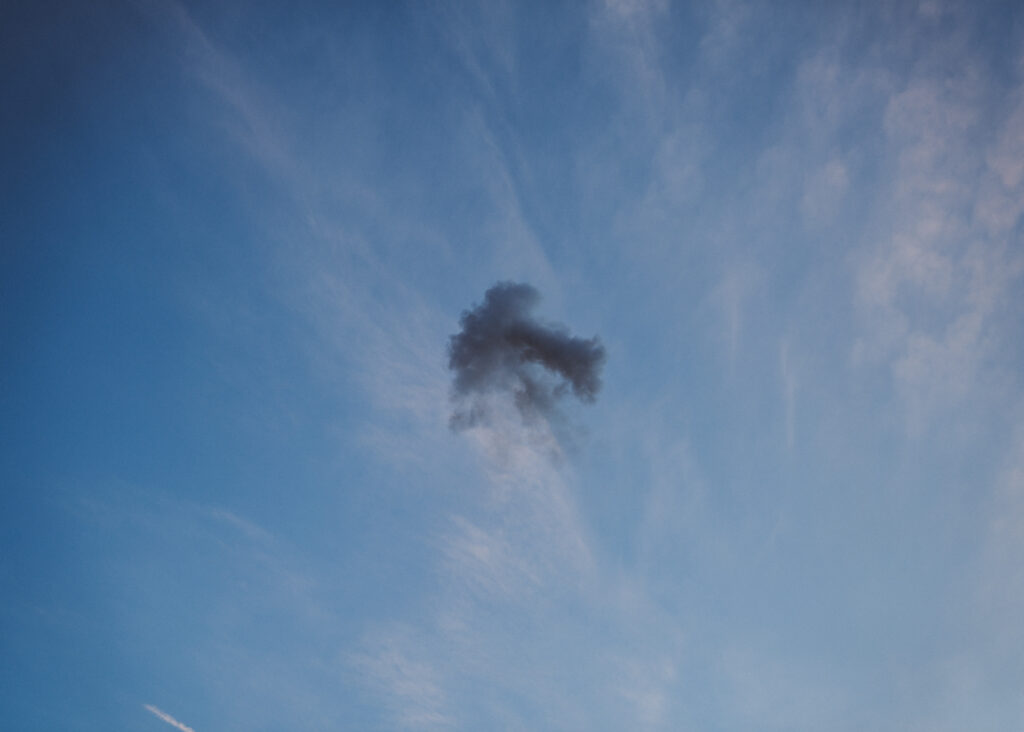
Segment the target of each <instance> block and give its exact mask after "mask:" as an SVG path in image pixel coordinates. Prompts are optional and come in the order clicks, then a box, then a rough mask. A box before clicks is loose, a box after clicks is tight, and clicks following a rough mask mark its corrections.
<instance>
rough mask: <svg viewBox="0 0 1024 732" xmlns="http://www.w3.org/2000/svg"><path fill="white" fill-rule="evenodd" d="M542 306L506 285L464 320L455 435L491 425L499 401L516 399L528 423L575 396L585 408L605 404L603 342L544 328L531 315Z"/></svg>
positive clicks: (520, 288) (457, 349) (457, 347)
mask: <svg viewBox="0 0 1024 732" xmlns="http://www.w3.org/2000/svg"><path fill="white" fill-rule="evenodd" d="M539 301H540V293H538V292H537V290H535V289H534V288H533V287H531V286H530V285H527V284H518V283H514V282H499V283H498V284H496V285H494V286H493V287H491V289H489V290H488V291H487V292H486V293H485V294H484V302H483V304H482V305H478V306H476V307H475V308H473V309H472V310H467V311H465V312H463V313H462V317H461V318H460V319H459V323H460V324H461V325H462V331H461V332H460V333H457V334H455V335H453V336H452V337H451V338H450V339H449V341H448V368H450V369H451V370H452V371H453V372H455V379H454V382H453V384H452V398H453V401H454V402H455V404H456V410H455V413H454V414H453V415H452V418H451V425H452V427H453V428H454V429H462V428H466V427H471V426H473V425H475V424H478V423H480V422H481V421H483V420H485V419H486V418H487V416H488V410H487V406H486V401H485V399H484V397H485V396H487V395H488V394H492V393H507V394H510V395H511V396H512V397H513V399H514V400H515V405H516V407H517V409H518V410H519V413H520V415H521V416H522V417H523V419H524V420H525V421H531V420H532V419H534V418H536V417H537V416H538V415H544V416H548V415H551V414H552V412H553V410H554V407H555V403H556V402H557V401H558V400H559V399H561V398H562V397H563V396H565V395H566V394H567V393H569V392H570V391H571V392H572V394H573V396H575V397H576V398H577V399H580V400H581V401H584V402H593V401H594V399H595V398H596V397H597V392H598V391H600V389H601V366H602V365H603V364H604V359H605V351H604V346H602V345H601V341H600V340H598V338H597V337H594V338H576V337H574V336H571V335H569V333H568V332H567V331H566V330H565V328H563V327H562V326H558V325H545V324H542V323H539V322H537V321H536V320H534V319H533V317H532V315H531V312H532V311H533V309H534V307H535V306H536V305H537V303H538V302H539Z"/></svg>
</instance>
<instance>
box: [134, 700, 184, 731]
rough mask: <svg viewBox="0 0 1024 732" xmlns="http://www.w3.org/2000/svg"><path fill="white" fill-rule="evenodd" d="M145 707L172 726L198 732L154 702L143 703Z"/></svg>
mask: <svg viewBox="0 0 1024 732" xmlns="http://www.w3.org/2000/svg"><path fill="white" fill-rule="evenodd" d="M143 709H145V710H146V711H147V712H149V713H150V714H152V715H153V716H155V717H157V718H159V719H162V720H163V721H165V722H167V724H169V725H171V726H172V727H177V728H178V729H180V730H181V732H196V731H195V730H194V729H192V728H191V727H189V726H188V725H187V724H182V723H181V722H179V721H178V720H177V719H175V718H174V717H172V716H171V715H170V714H168V713H167V712H164V711H162V710H160V709H157V708H156V707H154V706H153V705H152V704H145V705H143Z"/></svg>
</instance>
